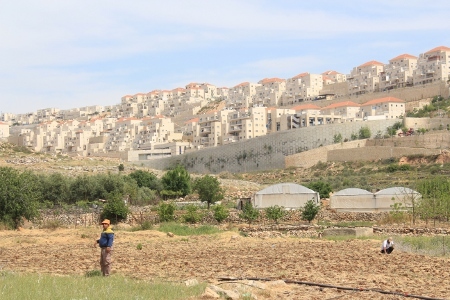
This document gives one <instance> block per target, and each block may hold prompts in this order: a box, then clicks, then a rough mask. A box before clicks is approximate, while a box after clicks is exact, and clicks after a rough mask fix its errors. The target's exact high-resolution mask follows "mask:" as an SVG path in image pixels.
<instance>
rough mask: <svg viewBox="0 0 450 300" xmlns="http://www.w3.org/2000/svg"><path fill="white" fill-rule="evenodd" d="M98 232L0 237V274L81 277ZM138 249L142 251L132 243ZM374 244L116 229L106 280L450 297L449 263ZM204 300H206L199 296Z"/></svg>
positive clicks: (93, 263)
mask: <svg viewBox="0 0 450 300" xmlns="http://www.w3.org/2000/svg"><path fill="white" fill-rule="evenodd" d="M100 231H101V229H100V228H81V229H60V230H56V231H45V230H38V229H33V230H22V231H0V269H3V270H12V271H24V272H41V273H51V274H68V275H70V274H79V275H81V274H84V273H85V272H86V271H88V270H94V269H99V266H98V256H99V249H98V248H94V240H95V239H96V238H97V236H98V234H99V233H100ZM138 244H142V250H138V249H137V248H138V247H137V245H138ZM379 247H380V242H379V241H376V240H349V241H340V242H334V241H326V240H315V239H314V240H311V239H298V238H267V239H261V238H249V237H242V236H239V235H238V234H237V233H235V232H224V233H222V234H220V235H211V236H191V237H177V236H175V237H168V236H167V235H166V234H163V233H161V232H158V231H153V230H150V231H138V232H126V231H116V242H115V249H114V254H113V274H122V275H124V276H128V277H133V278H138V279H144V280H153V279H157V278H159V279H164V280H171V281H185V280H188V279H193V278H196V279H198V280H199V281H207V282H209V283H211V284H214V285H217V286H220V287H221V288H225V289H228V288H237V287H238V286H239V287H240V288H242V289H248V290H249V291H250V292H251V293H252V294H253V295H256V297H257V299H329V298H336V297H338V298H339V299H404V297H403V296H400V295H390V294H382V293H379V292H375V291H370V292H367V291H365V292H359V291H347V290H340V289H336V288H321V287H317V286H309V285H299V284H291V283H289V284H283V282H281V283H280V282H278V283H276V282H275V283H273V282H264V281H261V286H259V287H258V286H256V287H255V286H253V287H251V286H250V285H249V284H248V282H247V283H246V282H244V281H240V282H238V283H228V282H219V278H221V277H238V278H252V277H257V278H270V279H272V280H273V281H275V280H279V279H282V280H286V279H289V280H294V281H306V282H314V283H322V284H329V285H333V286H343V287H351V288H361V289H380V290H384V291H390V292H397V293H402V294H403V293H405V294H413V295H421V296H426V297H435V298H444V299H446V298H447V299H448V298H450V286H449V284H448V279H449V278H450V268H449V267H450V260H449V259H448V258H445V259H444V258H435V257H428V256H424V255H418V254H411V253H406V252H400V251H398V250H396V251H394V253H393V254H392V255H382V254H380V253H379ZM204 298H205V299H206V297H204Z"/></svg>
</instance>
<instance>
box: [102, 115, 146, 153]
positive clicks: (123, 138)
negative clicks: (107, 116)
mask: <svg viewBox="0 0 450 300" xmlns="http://www.w3.org/2000/svg"><path fill="white" fill-rule="evenodd" d="M140 122H141V120H140V119H136V118H120V119H119V120H117V122H116V124H115V126H114V128H113V130H111V131H110V132H109V136H108V140H107V141H106V143H105V151H106V152H121V151H126V150H129V149H130V146H131V142H132V141H133V139H134V137H135V136H136V133H137V128H136V127H137V126H138V125H139V123H140Z"/></svg>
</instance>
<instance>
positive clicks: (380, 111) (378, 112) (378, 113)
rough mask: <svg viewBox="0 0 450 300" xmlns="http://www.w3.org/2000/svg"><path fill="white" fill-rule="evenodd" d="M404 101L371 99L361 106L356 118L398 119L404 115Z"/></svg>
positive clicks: (393, 98)
mask: <svg viewBox="0 0 450 300" xmlns="http://www.w3.org/2000/svg"><path fill="white" fill-rule="evenodd" d="M405 108H406V104H405V101H403V100H401V99H398V98H395V97H384V98H379V99H373V100H370V101H367V102H366V103H363V104H361V107H360V113H359V114H358V118H362V119H364V120H376V119H378V120H379V119H399V118H401V117H403V116H404V115H405Z"/></svg>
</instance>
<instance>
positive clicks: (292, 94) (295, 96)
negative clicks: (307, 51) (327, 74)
mask: <svg viewBox="0 0 450 300" xmlns="http://www.w3.org/2000/svg"><path fill="white" fill-rule="evenodd" d="M322 89H323V76H322V75H321V74H311V73H308V72H305V73H301V74H298V75H297V76H294V77H292V78H289V79H287V80H286V90H285V92H284V94H283V97H282V99H281V101H280V104H282V105H293V104H296V103H299V102H304V101H312V100H314V99H316V97H317V96H319V94H320V91H321V90H322Z"/></svg>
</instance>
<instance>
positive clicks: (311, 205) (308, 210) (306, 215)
mask: <svg viewBox="0 0 450 300" xmlns="http://www.w3.org/2000/svg"><path fill="white" fill-rule="evenodd" d="M319 210H320V206H319V205H317V204H316V203H315V202H314V200H308V201H307V202H306V204H305V206H304V207H303V208H302V209H301V214H302V219H303V220H306V221H308V222H309V223H311V221H312V220H314V218H315V217H316V215H317V214H318V213H319Z"/></svg>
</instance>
